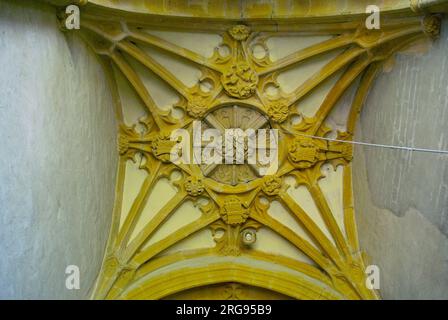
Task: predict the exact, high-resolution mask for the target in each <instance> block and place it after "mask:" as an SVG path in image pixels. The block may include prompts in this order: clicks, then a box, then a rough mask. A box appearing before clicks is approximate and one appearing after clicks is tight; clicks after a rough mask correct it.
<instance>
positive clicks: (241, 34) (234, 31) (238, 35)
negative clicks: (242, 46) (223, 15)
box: [229, 24, 250, 41]
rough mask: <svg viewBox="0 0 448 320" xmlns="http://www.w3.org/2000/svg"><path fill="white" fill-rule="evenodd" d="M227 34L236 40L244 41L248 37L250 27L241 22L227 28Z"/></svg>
mask: <svg viewBox="0 0 448 320" xmlns="http://www.w3.org/2000/svg"><path fill="white" fill-rule="evenodd" d="M229 34H230V35H231V36H232V38H233V39H235V40H237V41H244V40H246V39H247V38H248V37H249V34H250V29H249V27H248V26H245V25H243V24H239V25H236V26H234V27H232V28H230V29H229Z"/></svg>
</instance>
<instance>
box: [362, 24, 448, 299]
mask: <svg viewBox="0 0 448 320" xmlns="http://www.w3.org/2000/svg"><path fill="white" fill-rule="evenodd" d="M447 124H448V21H447V20H445V21H444V23H443V26H442V36H441V38H440V39H439V40H438V41H437V42H436V43H434V45H433V47H432V49H431V50H430V51H429V52H428V53H426V54H423V55H422V56H418V55H415V54H411V55H409V54H408V55H399V56H398V58H397V59H396V63H395V65H394V66H393V68H392V70H391V72H389V73H384V74H382V75H381V76H380V77H379V79H378V80H377V82H376V83H375V85H374V87H373V90H372V91H371V92H370V95H369V97H368V99H367V102H366V105H365V107H364V109H363V112H362V114H361V121H360V123H359V125H360V126H359V128H360V132H359V134H358V135H357V138H358V139H359V140H363V141H367V142H374V143H382V144H394V145H409V146H416V147H422V148H431V149H444V150H448V129H447ZM354 175H355V176H354V188H355V191H356V192H355V195H356V198H355V201H356V206H357V207H356V208H357V218H358V225H359V233H360V241H361V245H362V247H363V248H365V249H367V251H368V253H369V254H370V256H371V257H372V261H373V263H375V264H377V265H378V266H379V267H380V268H381V293H382V295H383V297H384V298H386V299H441V298H444V299H447V298H448V155H446V154H445V155H434V154H429V153H410V152H405V151H397V150H390V149H377V148H370V147H362V148H357V150H356V153H355V170H354Z"/></svg>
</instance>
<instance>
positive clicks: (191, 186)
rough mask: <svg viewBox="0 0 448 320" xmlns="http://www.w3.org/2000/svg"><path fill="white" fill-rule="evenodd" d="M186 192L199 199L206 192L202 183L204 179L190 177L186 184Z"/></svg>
mask: <svg viewBox="0 0 448 320" xmlns="http://www.w3.org/2000/svg"><path fill="white" fill-rule="evenodd" d="M184 187H185V191H187V193H188V194H189V195H190V196H192V197H197V196H200V195H201V194H202V193H203V192H204V184H203V183H202V179H201V178H198V177H196V176H190V177H188V178H187V179H186V180H185V183H184Z"/></svg>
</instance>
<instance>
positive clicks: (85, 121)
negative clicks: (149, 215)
mask: <svg viewBox="0 0 448 320" xmlns="http://www.w3.org/2000/svg"><path fill="white" fill-rule="evenodd" d="M0 66H1V69H0V137H1V140H2V143H1V146H0V255H1V257H0V298H3V299H10V298H17V299H32V298H38V299H49V298H50V299H74V298H76V299H85V298H87V297H88V296H89V292H90V291H91V288H92V285H93V282H94V280H95V278H96V276H97V274H98V272H99V268H100V265H101V259H102V256H103V254H104V249H105V245H106V240H107V233H108V231H109V227H110V216H111V214H110V213H111V212H112V207H113V200H114V188H115V171H116V162H117V161H116V156H115V150H116V143H115V140H116V139H115V131H116V125H115V119H114V115H113V112H112V108H111V103H112V101H111V100H112V99H111V96H110V93H109V89H108V88H107V83H106V81H105V79H104V75H103V71H102V69H101V66H100V64H99V63H98V61H97V59H96V57H95V56H94V55H93V53H92V52H91V51H89V50H88V49H87V48H86V46H85V44H84V43H83V42H82V41H81V40H80V39H78V38H77V37H73V36H72V35H64V34H63V33H61V32H60V30H59V29H58V23H57V19H56V13H55V9H54V8H52V7H50V6H48V5H44V4H42V3H36V1H0ZM71 264H75V265H78V266H79V268H80V272H81V279H80V280H81V281H80V285H81V287H80V289H79V290H73V291H70V290H67V289H66V288H65V278H66V274H65V268H66V266H67V265H71Z"/></svg>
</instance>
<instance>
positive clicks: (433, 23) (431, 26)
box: [422, 15, 442, 39]
mask: <svg viewBox="0 0 448 320" xmlns="http://www.w3.org/2000/svg"><path fill="white" fill-rule="evenodd" d="M422 23H423V30H424V31H425V33H426V34H427V35H428V36H429V37H431V38H433V39H434V38H437V37H438V36H439V35H440V27H441V24H442V20H441V19H440V17H439V16H437V15H431V16H426V17H425V18H423V21H422Z"/></svg>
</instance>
